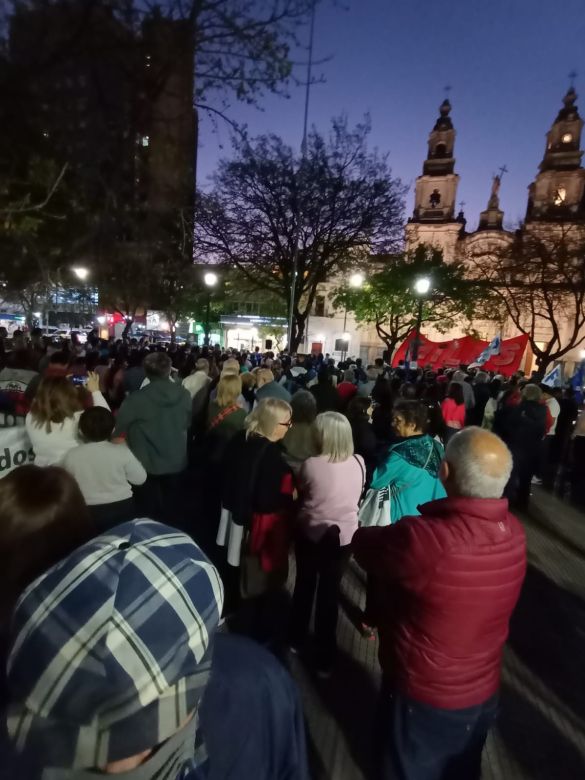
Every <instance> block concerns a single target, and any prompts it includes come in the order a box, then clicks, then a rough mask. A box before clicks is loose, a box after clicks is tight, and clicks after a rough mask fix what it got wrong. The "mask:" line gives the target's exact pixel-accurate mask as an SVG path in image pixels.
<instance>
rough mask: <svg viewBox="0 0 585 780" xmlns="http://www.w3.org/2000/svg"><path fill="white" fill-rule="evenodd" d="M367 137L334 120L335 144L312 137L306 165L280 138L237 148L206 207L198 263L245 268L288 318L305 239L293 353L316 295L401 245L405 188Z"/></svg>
mask: <svg viewBox="0 0 585 780" xmlns="http://www.w3.org/2000/svg"><path fill="white" fill-rule="evenodd" d="M369 129H370V128H369V122H365V123H363V124H361V125H358V126H357V127H356V128H355V129H350V128H349V127H348V124H347V120H346V119H337V120H334V121H333V123H332V130H331V133H330V135H329V137H328V138H325V137H323V136H322V135H320V134H319V133H318V132H317V131H316V130H313V131H312V132H311V133H310V134H309V138H308V143H307V151H306V156H305V158H304V159H302V160H301V159H300V158H299V156H298V155H296V154H295V152H293V150H292V148H291V147H289V146H287V145H286V144H285V143H284V142H283V141H282V139H281V138H279V137H277V136H275V135H270V136H261V137H260V138H257V139H256V140H254V141H247V140H246V139H240V138H238V139H236V140H235V141H234V151H235V157H234V159H233V160H224V161H223V162H222V163H220V166H219V171H218V173H217V175H216V177H215V180H214V189H213V192H212V193H211V194H209V195H201V197H200V199H199V202H198V208H197V211H196V223H197V224H196V241H197V247H198V251H199V253H200V255H199V258H198V259H199V260H208V261H211V260H213V261H219V262H221V263H223V264H225V265H227V266H235V267H237V268H239V269H240V270H241V271H242V273H243V274H244V276H245V277H246V278H247V279H248V280H249V281H250V283H251V284H252V285H253V286H255V287H256V288H261V289H263V290H266V291H267V292H269V293H272V294H274V295H276V296H278V297H279V298H280V299H281V301H282V303H283V306H285V307H287V308H288V300H289V298H290V290H291V283H292V274H293V268H294V258H295V252H296V241H297V238H299V237H300V240H299V247H298V258H297V259H298V263H297V283H296V286H295V300H294V306H293V333H292V334H290V336H291V338H290V345H291V348H292V349H293V350H295V349H296V348H297V347H298V345H299V343H300V342H301V341H302V339H303V337H304V330H305V324H306V321H307V316H308V314H309V312H310V310H311V308H312V306H313V302H314V300H315V295H316V293H317V290H318V287H319V285H320V284H321V283H322V282H325V281H327V280H330V279H332V277H334V276H335V274H337V273H338V272H341V271H344V270H346V269H348V268H351V267H352V266H353V267H355V266H362V267H363V266H365V265H367V264H368V262H369V260H370V256H371V253H372V252H376V251H378V252H381V251H389V250H391V249H394V248H396V246H397V245H398V244H399V242H400V239H401V232H402V210H403V200H402V198H403V193H404V188H403V187H402V185H401V183H400V181H398V180H397V179H394V178H392V175H391V172H390V169H389V167H388V163H387V158H386V157H383V156H380V155H379V154H378V153H377V152H375V151H374V152H370V151H368V148H367V137H368V133H369ZM299 214H301V215H302V217H301V224H300V227H299V226H298V219H299V216H298V215H299Z"/></svg>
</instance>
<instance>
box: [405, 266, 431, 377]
mask: <svg viewBox="0 0 585 780" xmlns="http://www.w3.org/2000/svg"><path fill="white" fill-rule="evenodd" d="M430 289H431V280H430V279H429V278H428V277H426V276H420V277H419V278H418V279H417V280H416V281H415V283H414V291H415V293H416V294H417V295H418V311H417V315H416V332H415V336H414V344H413V345H412V356H411V360H410V367H411V368H417V365H418V348H419V346H420V328H421V325H422V315H423V303H424V297H425V295H426V294H427V293H428V291H429V290H430Z"/></svg>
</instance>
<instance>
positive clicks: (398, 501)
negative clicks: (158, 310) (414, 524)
mask: <svg viewBox="0 0 585 780" xmlns="http://www.w3.org/2000/svg"><path fill="white" fill-rule="evenodd" d="M427 425H428V410H427V407H426V406H425V404H423V403H421V402H420V401H399V402H398V403H396V404H395V405H394V409H393V411H392V427H393V429H394V433H395V434H396V435H397V436H399V437H400V441H398V442H397V443H396V444H393V445H392V446H391V447H390V449H389V451H388V454H387V456H386V460H385V461H384V463H383V464H381V465H380V466H378V468H377V469H376V470H375V471H374V475H373V477H372V482H371V485H370V487H372V488H374V489H376V490H381V489H382V488H385V487H388V488H389V492H390V522H391V523H396V522H397V521H398V520H400V518H401V517H407V516H409V515H418V514H420V512H419V511H418V507H419V505H420V504H425V503H426V502H427V501H433V500H434V499H436V498H444V497H445V496H446V493H445V489H444V487H443V485H442V483H441V480H440V479H439V467H440V465H441V461H442V460H443V454H444V452H443V448H442V446H441V445H440V444H439V443H438V442H436V441H435V440H434V439H433V438H432V437H431V436H429V435H428V434H427V433H426V430H427Z"/></svg>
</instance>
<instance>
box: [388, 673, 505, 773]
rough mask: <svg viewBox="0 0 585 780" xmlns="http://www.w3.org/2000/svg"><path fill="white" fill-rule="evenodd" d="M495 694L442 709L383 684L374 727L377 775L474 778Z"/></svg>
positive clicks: (493, 711)
mask: <svg viewBox="0 0 585 780" xmlns="http://www.w3.org/2000/svg"><path fill="white" fill-rule="evenodd" d="M497 711H498V696H497V695H495V696H492V698H491V699H488V700H487V701H486V702H484V703H483V704H480V705H478V706H477V707H469V708H468V709H464V710H443V709H438V708H437V707H431V706H429V705H428V704H422V703H421V702H417V701H414V700H412V699H408V698H406V697H405V696H402V695H400V694H397V693H392V692H391V691H389V690H388V688H385V687H383V688H382V692H381V695H380V702H379V708H378V718H377V724H376V725H377V731H378V743H379V744H378V749H379V753H378V756H379V767H380V778H381V780H478V779H479V777H480V775H481V753H482V750H483V746H484V744H485V741H486V737H487V735H488V731H489V730H490V728H491V726H492V725H493V723H494V722H495V720H496V716H497Z"/></svg>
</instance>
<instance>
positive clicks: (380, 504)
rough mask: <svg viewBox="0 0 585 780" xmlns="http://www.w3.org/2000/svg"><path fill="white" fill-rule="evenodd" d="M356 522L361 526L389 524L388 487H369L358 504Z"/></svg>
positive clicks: (369, 526)
mask: <svg viewBox="0 0 585 780" xmlns="http://www.w3.org/2000/svg"><path fill="white" fill-rule="evenodd" d="M358 522H359V524H360V527H361V528H373V527H374V526H382V525H390V489H389V487H388V486H386V487H385V488H381V489H380V490H374V488H369V489H368V490H367V491H366V495H365V496H364V500H363V501H362V503H361V504H360V508H359V512H358Z"/></svg>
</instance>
